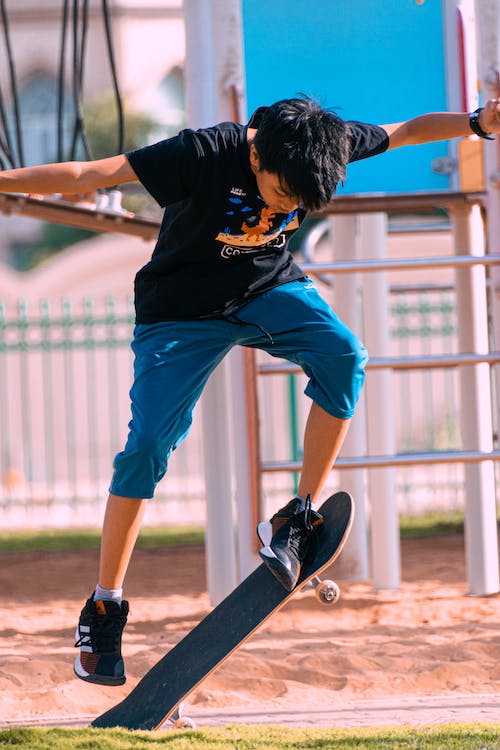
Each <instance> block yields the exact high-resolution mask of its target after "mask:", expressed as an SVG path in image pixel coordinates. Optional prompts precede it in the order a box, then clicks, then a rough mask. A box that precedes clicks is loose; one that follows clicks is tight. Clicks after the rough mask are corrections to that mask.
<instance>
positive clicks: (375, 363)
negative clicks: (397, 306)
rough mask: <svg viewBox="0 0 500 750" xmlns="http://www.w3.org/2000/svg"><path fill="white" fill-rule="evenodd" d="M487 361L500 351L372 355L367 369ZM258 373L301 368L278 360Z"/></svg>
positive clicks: (284, 372)
mask: <svg viewBox="0 0 500 750" xmlns="http://www.w3.org/2000/svg"><path fill="white" fill-rule="evenodd" d="M482 362H487V363H488V364H490V365H493V364H495V363H497V362H500V352H490V353H489V354H436V355H422V356H420V357H373V358H372V359H369V360H368V364H367V365H366V369H367V370H384V369H391V370H420V369H427V368H444V367H459V366H461V365H478V364H481V363H482ZM257 369H258V373H259V375H295V374H297V373H301V372H302V370H301V368H300V367H299V366H298V365H294V364H292V363H291V362H282V363H280V362H278V363H276V364H275V363H274V362H272V363H269V364H260V365H258V368H257Z"/></svg>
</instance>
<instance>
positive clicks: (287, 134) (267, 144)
mask: <svg viewBox="0 0 500 750" xmlns="http://www.w3.org/2000/svg"><path fill="white" fill-rule="evenodd" d="M253 144H254V146H255V148H256V151H257V155H258V157H259V165H260V169H263V170H265V171H266V172H273V173H275V174H277V175H278V177H279V179H280V183H281V187H282V188H283V189H284V190H286V192H287V193H289V194H290V195H293V196H294V197H296V198H298V199H299V200H300V201H301V204H302V205H303V206H304V208H306V209H308V210H318V209H320V208H322V207H323V206H325V205H326V204H327V203H328V202H329V200H330V198H331V197H332V195H333V193H334V191H335V188H336V187H337V185H338V183H339V182H342V181H343V180H344V179H345V169H346V164H347V162H348V159H349V149H350V142H349V126H348V125H347V124H346V123H345V122H344V121H343V120H342V119H341V118H340V117H337V115H335V114H333V113H332V112H329V111H327V110H325V109H323V108H322V107H321V106H320V105H319V104H318V103H317V102H316V101H314V100H313V99H311V98H310V97H308V96H305V95H301V97H300V98H297V99H282V100H281V101H279V102H275V104H272V105H271V106H270V107H268V108H267V109H266V110H265V111H264V113H263V115H262V119H261V121H260V123H259V126H258V130H257V133H256V135H255V137H254V139H253Z"/></svg>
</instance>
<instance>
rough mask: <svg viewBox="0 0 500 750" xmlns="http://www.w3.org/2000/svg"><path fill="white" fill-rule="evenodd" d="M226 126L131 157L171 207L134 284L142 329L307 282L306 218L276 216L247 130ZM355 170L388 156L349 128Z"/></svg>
mask: <svg viewBox="0 0 500 750" xmlns="http://www.w3.org/2000/svg"><path fill="white" fill-rule="evenodd" d="M261 112H262V108H260V109H259V110H257V112H256V113H255V115H254V116H253V117H252V119H251V120H250V122H249V124H248V125H247V126H244V125H240V124H237V123H232V122H225V123H222V124H220V125H216V126H214V127H211V128H206V129H203V130H197V131H193V130H189V129H187V130H183V131H181V132H180V133H179V134H178V135H177V136H175V137H173V138H168V139H166V140H164V141H160V142H159V143H156V144H154V145H152V146H146V147H145V148H142V149H138V150H136V151H131V152H129V153H128V154H127V158H128V160H129V162H130V164H131V166H132V168H133V170H134V171H135V173H136V174H137V176H138V178H139V180H140V181H141V183H142V184H143V185H144V187H145V188H146V190H147V191H148V192H149V193H150V194H151V195H152V196H153V198H154V199H155V200H156V201H157V202H158V203H159V204H160V206H162V207H166V210H165V212H164V216H163V221H162V224H161V228H160V233H159V236H158V240H157V243H156V247H155V249H154V252H153V255H152V258H151V260H150V262H149V263H147V264H146V265H145V266H144V267H143V268H142V269H141V270H140V271H139V272H138V273H137V275H136V279H135V305H136V322H137V323H156V322H160V321H163V320H183V319H195V318H205V317H216V316H221V315H223V316H226V315H230V314H231V313H234V312H236V311H237V310H239V308H241V307H242V306H243V305H245V304H246V303H247V302H248V301H249V300H250V299H252V298H253V297H254V296H256V295H257V294H261V293H262V292H265V291H267V290H269V289H272V288H273V287H275V286H278V285H280V284H284V283H286V282H287V281H292V280H294V279H298V278H301V277H302V276H303V275H304V273H303V271H302V270H301V268H300V267H299V266H298V265H297V264H296V263H295V262H294V260H293V257H292V255H291V253H290V252H289V251H288V249H287V246H288V240H289V238H290V236H291V235H292V234H293V233H294V232H295V231H296V230H297V229H298V228H299V226H300V224H301V223H302V221H303V220H304V218H305V216H306V212H305V211H304V210H302V209H300V208H299V209H297V210H295V211H292V212H291V213H289V214H282V213H277V212H275V211H272V210H270V209H269V207H268V206H267V205H266V204H265V203H264V201H263V199H262V198H261V197H260V195H259V192H258V190H257V182H256V180H255V176H254V174H253V172H252V170H251V168H250V152H249V145H248V141H247V129H248V127H254V128H255V127H258V122H259V116H260V113H261ZM348 124H349V127H350V131H351V143H352V146H351V155H350V158H349V161H350V162H353V161H357V160H359V159H366V158H367V157H369V156H373V155H375V154H379V153H381V152H382V151H385V149H386V148H387V146H388V143H389V141H388V137H387V133H386V132H385V130H383V129H382V128H380V127H378V126H376V125H368V124H366V123H359V122H349V123H348Z"/></svg>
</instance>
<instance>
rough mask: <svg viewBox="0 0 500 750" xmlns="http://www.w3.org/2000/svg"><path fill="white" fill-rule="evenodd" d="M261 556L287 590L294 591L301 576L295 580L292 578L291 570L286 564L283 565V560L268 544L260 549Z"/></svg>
mask: <svg viewBox="0 0 500 750" xmlns="http://www.w3.org/2000/svg"><path fill="white" fill-rule="evenodd" d="M259 556H260V558H261V560H262V561H263V562H264V563H265V565H266V567H267V569H268V570H269V571H270V572H271V573H272V574H273V576H274V577H275V578H276V579H277V580H278V581H279V582H280V583H281V585H282V586H283V587H284V588H285V589H286V590H287V591H293V589H294V588H295V586H296V584H297V581H298V579H299V577H298V576H297V578H296V579H294V580H293V579H291V578H290V571H289V570H288V568H287V567H286V566H285V565H283V563H282V562H281V560H280V559H279V558H278V557H276V555H275V553H274V552H273V550H272V549H271V548H270V547H267V546H266V547H262V549H261V550H259Z"/></svg>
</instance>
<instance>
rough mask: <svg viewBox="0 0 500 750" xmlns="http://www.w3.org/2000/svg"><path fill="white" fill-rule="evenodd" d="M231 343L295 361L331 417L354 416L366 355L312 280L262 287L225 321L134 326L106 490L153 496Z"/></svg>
mask: <svg viewBox="0 0 500 750" xmlns="http://www.w3.org/2000/svg"><path fill="white" fill-rule="evenodd" d="M235 345H240V346H248V347H252V348H256V349H263V350H265V351H266V352H269V354H271V355H273V356H275V357H279V358H284V359H286V360H288V361H290V362H294V363H295V364H297V365H299V366H300V367H301V368H302V370H303V371H304V372H305V374H306V375H307V377H308V378H309V382H308V384H307V387H306V389H305V393H306V394H307V396H309V397H310V398H311V399H312V400H313V401H315V402H316V403H317V404H319V406H321V407H322V408H323V409H324V410H325V411H327V412H328V413H329V414H332V415H333V416H335V417H340V418H341V419H348V418H349V417H351V416H352V415H353V413H354V409H355V406H356V403H357V401H358V398H359V394H360V391H361V388H362V386H363V382H364V368H365V364H366V362H367V359H368V355H367V352H366V349H365V348H364V346H363V345H362V344H361V342H360V341H359V340H358V339H357V338H356V336H355V335H354V334H353V333H352V331H350V330H349V328H347V326H346V325H345V324H344V323H342V321H341V320H340V319H339V318H338V317H337V316H336V315H335V313H334V312H333V310H332V309H331V308H330V307H329V305H327V303H326V302H325V301H324V300H323V299H322V298H321V297H320V295H319V293H318V291H317V289H316V286H315V285H314V284H313V282H311V281H310V280H309V279H304V280H299V281H291V282H288V283H286V284H283V285H281V286H278V287H275V288H274V289H271V290H270V291H268V292H264V293H263V294H261V295H259V296H258V297H256V298H255V299H254V300H252V301H251V302H249V303H248V304H246V305H245V306H244V307H242V308H240V310H239V311H238V313H237V315H233V316H229V317H227V318H222V317H221V318H205V319H202V320H175V321H174V320H172V321H165V322H161V323H153V324H148V325H137V326H136V327H135V331H134V339H133V342H132V349H133V351H134V354H135V362H134V383H133V386H132V389H131V391H130V397H131V408H132V419H131V421H130V423H129V434H128V438H127V442H126V445H125V448H124V450H123V451H122V452H120V453H118V454H117V455H116V456H115V460H114V474H113V478H112V482H111V487H110V492H112V493H113V494H115V495H119V496H122V497H136V498H150V497H153V495H154V491H155V487H156V484H157V483H158V482H159V480H160V479H161V478H162V477H163V476H164V474H165V472H166V471H167V464H168V459H169V457H170V454H171V453H172V451H173V450H174V449H175V448H176V447H177V446H178V445H179V444H180V443H181V442H182V440H184V438H185V437H186V436H187V434H188V432H189V428H190V426H191V422H192V413H193V409H194V406H195V404H196V402H197V401H198V399H199V397H200V395H201V393H202V391H203V388H204V386H205V383H206V382H207V379H208V377H209V375H210V374H211V373H212V371H213V370H214V369H215V367H216V366H217V365H218V364H219V362H220V361H221V360H222V359H223V358H224V357H225V355H226V354H227V353H228V352H229V351H230V349H231V348H232V347H233V346H235Z"/></svg>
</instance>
